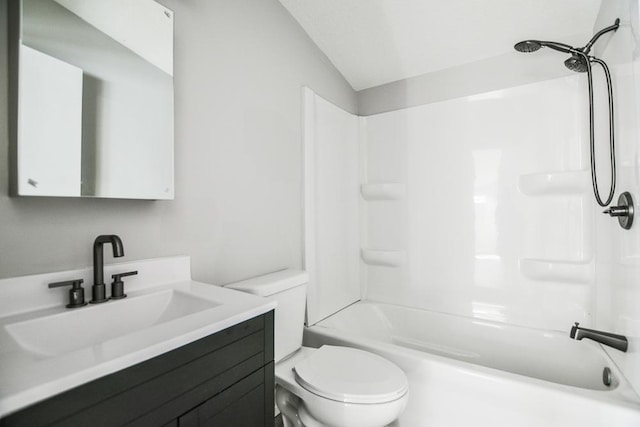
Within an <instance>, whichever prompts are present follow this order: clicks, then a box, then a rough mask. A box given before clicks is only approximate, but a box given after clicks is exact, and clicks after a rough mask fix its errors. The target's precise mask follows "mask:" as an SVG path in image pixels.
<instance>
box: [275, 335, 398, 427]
mask: <svg viewBox="0 0 640 427" xmlns="http://www.w3.org/2000/svg"><path fill="white" fill-rule="evenodd" d="M275 374H276V384H277V385H278V388H277V390H276V401H277V404H278V408H279V409H280V411H281V412H282V414H283V417H284V420H285V427H292V426H296V427H297V426H301V425H303V426H305V427H316V426H350V427H352V426H353V427H382V426H386V425H388V424H389V423H391V422H393V421H394V420H395V419H397V418H398V416H399V415H400V414H401V413H402V411H403V410H404V407H405V406H406V404H407V399H408V397H409V393H408V390H409V387H408V382H407V378H406V376H405V374H404V372H403V371H402V370H401V369H400V368H398V367H397V366H396V365H394V364H393V363H391V362H390V361H388V360H386V359H384V358H382V357H380V356H378V355H375V354H373V353H369V352H366V351H362V350H358V349H354V348H348V347H336V346H327V345H325V346H322V347H320V348H319V349H313V348H308V347H302V348H300V350H298V351H297V352H296V353H295V354H294V355H292V356H291V357H290V358H288V359H286V360H283V361H281V362H279V363H277V364H276V368H275Z"/></svg>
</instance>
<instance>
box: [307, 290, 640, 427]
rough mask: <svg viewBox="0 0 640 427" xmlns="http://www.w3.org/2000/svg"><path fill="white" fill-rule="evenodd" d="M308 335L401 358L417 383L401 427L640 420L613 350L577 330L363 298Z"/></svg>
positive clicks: (311, 342)
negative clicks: (573, 334) (574, 333)
mask: <svg viewBox="0 0 640 427" xmlns="http://www.w3.org/2000/svg"><path fill="white" fill-rule="evenodd" d="M570 326H571V325H567V327H568V328H569V327H570ZM304 343H305V345H307V346H311V347H319V346H320V345H323V344H333V345H345V346H350V347H356V348H361V349H364V350H368V351H371V352H373V353H377V354H380V355H381V356H384V357H386V358H387V359H389V360H392V361H393V362H395V363H396V364H397V365H399V366H400V367H401V368H402V369H403V370H404V371H405V372H406V373H407V376H408V378H409V383H410V398H409V403H408V405H407V409H406V410H405V412H404V413H403V415H402V416H401V418H400V419H399V420H398V421H397V423H396V424H397V425H398V426H401V427H418V426H425V427H426V426H447V427H449V426H465V427H466V426H484V425H491V426H532V427H533V426H535V427H538V426H558V427H560V426H562V427H567V426H576V427H577V426H580V427H584V426H629V427H631V426H634V427H638V426H640V399H638V396H637V395H636V393H635V392H634V391H633V389H632V388H631V386H630V385H629V384H628V382H627V381H626V380H625V378H624V377H623V376H622V375H621V372H620V371H619V369H618V368H617V367H616V366H615V364H614V363H613V362H612V360H611V359H610V358H609V357H608V355H607V354H606V352H605V351H603V350H602V348H601V347H600V345H599V344H597V343H595V342H593V341H590V340H583V341H574V340H572V339H570V338H569V337H568V332H566V333H565V332H562V333H561V332H555V331H546V330H540V329H530V328H524V327H518V326H513V325H507V324H503V323H498V322H492V321H486V320H480V319H473V318H465V317H460V316H454V315H448V314H442V313H435V312H430V311H425V310H418V309H412V308H407V307H400V306H395V305H389V304H382V303H373V302H367V301H361V302H358V303H355V304H353V305H351V306H349V307H347V308H345V309H344V310H342V311H340V312H338V313H336V314H334V315H333V316H330V317H328V318H327V319H325V320H323V321H321V322H319V323H317V324H316V325H314V326H311V327H309V328H306V329H305V332H304ZM605 368H606V369H607V372H609V374H608V376H609V378H610V385H605V383H604V381H603V371H604V370H605Z"/></svg>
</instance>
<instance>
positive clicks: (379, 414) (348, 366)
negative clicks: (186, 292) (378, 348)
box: [226, 270, 409, 427]
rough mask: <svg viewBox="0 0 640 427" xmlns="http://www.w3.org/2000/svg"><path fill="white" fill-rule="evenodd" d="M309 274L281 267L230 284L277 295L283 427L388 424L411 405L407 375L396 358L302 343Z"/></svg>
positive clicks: (273, 297) (277, 367)
mask: <svg viewBox="0 0 640 427" xmlns="http://www.w3.org/2000/svg"><path fill="white" fill-rule="evenodd" d="M307 281H308V276H307V274H306V273H305V272H303V271H295V270H282V271H279V272H276V273H271V274H268V275H265V276H260V277H256V278H253V279H248V280H244V281H242V282H236V283H232V284H229V285H226V286H227V287H229V288H232V289H236V290H240V291H243V292H249V293H252V294H254V295H259V296H262V297H264V298H267V299H270V300H275V301H276V302H277V303H278V306H277V307H276V310H275V324H274V326H275V327H274V334H275V379H276V404H277V406H278V409H280V412H281V413H282V415H283V420H284V424H285V427H294V426H295V427H302V426H304V427H320V426H331V427H384V426H386V425H388V424H389V423H391V422H393V421H394V420H396V419H397V418H398V417H399V416H400V414H401V413H402V411H403V410H404V407H405V406H406V404H407V400H408V397H409V385H408V380H407V377H406V375H405V374H404V372H403V371H402V370H401V369H400V368H399V367H398V366H396V365H395V364H393V363H392V362H390V361H388V360H386V359H384V358H383V357H381V356H378V355H376V354H373V353H369V352H366V351H364V350H359V349H355V348H349V347H339V346H328V345H325V346H322V347H320V348H319V349H314V348H309V347H303V346H302V333H303V326H304V311H305V304H306V285H307Z"/></svg>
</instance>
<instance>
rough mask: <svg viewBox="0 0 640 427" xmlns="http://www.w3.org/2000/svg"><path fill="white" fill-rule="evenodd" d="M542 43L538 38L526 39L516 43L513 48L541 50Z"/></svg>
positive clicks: (526, 50) (529, 50) (521, 50)
mask: <svg viewBox="0 0 640 427" xmlns="http://www.w3.org/2000/svg"><path fill="white" fill-rule="evenodd" d="M541 47H542V45H541V44H540V42H539V41H537V40H525V41H521V42H520V43H516V44H515V45H514V46H513V48H514V49H515V50H517V51H518V52H523V53H529V52H535V51H537V50H540V48H541Z"/></svg>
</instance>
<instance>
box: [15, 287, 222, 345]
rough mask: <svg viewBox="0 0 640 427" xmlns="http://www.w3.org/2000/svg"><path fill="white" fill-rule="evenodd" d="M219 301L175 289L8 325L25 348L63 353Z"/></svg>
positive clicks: (191, 312) (177, 316)
mask: <svg viewBox="0 0 640 427" xmlns="http://www.w3.org/2000/svg"><path fill="white" fill-rule="evenodd" d="M219 305H220V304H219V303H217V302H214V301H211V300H208V299H204V298H199V297H197V296H193V295H190V294H188V293H185V292H181V291H178V290H175V289H168V290H163V291H160V292H154V293H150V294H146V295H138V296H135V297H128V298H125V299H123V300H117V301H109V302H106V303H102V304H99V305H95V306H94V305H91V304H89V305H88V306H85V307H82V308H76V309H73V310H68V311H66V312H64V313H60V314H55V315H51V316H45V317H39V318H36V319H32V320H26V321H22V322H16V323H11V324H7V325H5V329H6V330H7V332H8V333H9V335H11V337H13V339H14V340H15V341H16V342H17V343H18V344H19V345H20V346H21V347H22V348H23V349H25V350H27V351H29V352H32V353H36V354H38V355H41V356H49V357H52V356H60V355H63V354H66V353H68V352H71V351H74V350H78V349H81V348H85V347H90V346H92V345H96V344H100V343H104V342H106V341H109V340H111V339H114V338H118V337H121V336H124V335H127V334H130V333H132V332H136V331H139V330H142V329H145V328H149V327H151V326H154V325H158V324H161V323H165V322H168V321H171V320H175V319H178V318H181V317H185V316H189V315H192V314H194V313H198V312H200V311H203V310H208V309H210V308H214V307H216V306H219Z"/></svg>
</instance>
